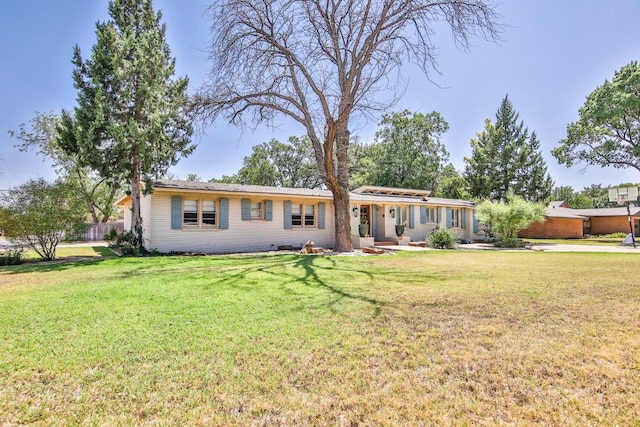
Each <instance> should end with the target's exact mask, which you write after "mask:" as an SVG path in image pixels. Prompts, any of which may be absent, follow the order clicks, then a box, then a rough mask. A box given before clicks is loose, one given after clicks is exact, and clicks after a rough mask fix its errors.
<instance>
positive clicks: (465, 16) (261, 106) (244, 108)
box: [195, 0, 501, 252]
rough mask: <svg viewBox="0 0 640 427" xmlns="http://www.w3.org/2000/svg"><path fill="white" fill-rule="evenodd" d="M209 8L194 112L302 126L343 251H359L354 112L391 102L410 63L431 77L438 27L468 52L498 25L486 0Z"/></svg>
mask: <svg viewBox="0 0 640 427" xmlns="http://www.w3.org/2000/svg"><path fill="white" fill-rule="evenodd" d="M208 13H209V14H210V17H211V19H212V26H211V33H212V42H211V51H210V61H211V69H210V76H209V77H210V80H209V81H208V83H207V84H205V85H204V87H203V89H202V91H201V92H200V94H199V95H198V96H196V97H195V109H196V112H197V113H199V114H200V115H201V117H203V118H204V119H209V120H214V119H216V118H217V117H218V116H222V117H224V118H225V119H226V120H227V121H229V122H230V123H232V124H239V125H246V124H249V123H253V124H257V123H260V122H268V123H269V122H273V121H274V120H275V119H278V118H282V116H287V117H289V118H291V119H293V120H295V121H296V122H298V123H300V124H301V125H303V126H304V128H305V130H306V132H307V135H308V136H309V138H310V139H311V142H312V144H313V148H314V152H315V157H316V162H317V164H318V169H319V171H320V174H321V176H322V179H323V181H324V183H325V185H326V186H327V188H329V189H330V190H331V191H332V193H333V201H334V206H335V224H336V230H335V232H336V236H335V244H336V247H335V249H336V250H337V251H340V252H348V251H351V250H352V246H351V239H350V236H351V231H350V225H349V224H350V221H349V212H350V210H349V193H348V183H349V171H348V148H349V142H350V133H349V123H350V119H352V115H354V114H358V115H364V118H367V119H368V118H371V116H372V114H373V113H374V112H377V111H381V110H384V109H386V108H389V107H390V106H391V105H393V103H394V102H395V101H396V99H397V97H396V96H393V95H395V94H397V93H400V91H397V92H394V90H393V88H394V87H395V84H394V83H395V82H396V81H397V80H399V77H400V74H399V72H400V70H401V69H402V66H403V64H404V63H405V62H407V61H410V62H413V63H415V64H417V65H418V66H420V67H421V69H422V70H423V71H424V72H425V74H426V73H427V72H428V71H429V70H430V68H432V67H433V66H434V65H435V59H434V45H433V43H432V40H431V36H432V35H433V34H434V33H435V28H436V26H437V25H439V23H441V22H445V23H446V24H447V25H448V26H449V28H450V29H451V31H452V34H453V38H454V40H455V41H456V43H457V44H458V45H459V46H461V47H462V48H464V49H466V48H468V47H469V40H470V38H472V37H476V36H479V37H482V38H485V39H489V40H495V38H496V37H497V35H498V34H499V32H500V31H501V27H500V25H499V24H498V16H497V15H496V12H495V7H494V5H493V4H491V3H490V2H489V0H441V1H425V0H384V1H375V0H347V1H341V0H219V1H215V2H213V3H212V4H211V6H210V7H209V8H208ZM393 77H396V79H394V78H393ZM383 92H386V94H384V95H386V96H387V98H386V99H385V98H384V97H381V96H380V95H381V93H383ZM389 93H391V96H390V95H389ZM354 118H355V117H354Z"/></svg>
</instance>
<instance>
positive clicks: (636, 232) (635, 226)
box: [633, 219, 640, 237]
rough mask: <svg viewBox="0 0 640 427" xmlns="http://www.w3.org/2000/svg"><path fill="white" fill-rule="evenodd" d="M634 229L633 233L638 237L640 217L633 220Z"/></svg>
mask: <svg viewBox="0 0 640 427" xmlns="http://www.w3.org/2000/svg"><path fill="white" fill-rule="evenodd" d="M633 230H634V234H633V235H634V236H636V237H640V219H634V220H633Z"/></svg>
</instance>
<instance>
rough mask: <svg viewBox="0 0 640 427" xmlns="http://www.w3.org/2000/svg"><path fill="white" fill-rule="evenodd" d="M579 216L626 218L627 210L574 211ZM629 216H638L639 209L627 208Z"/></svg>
mask: <svg viewBox="0 0 640 427" xmlns="http://www.w3.org/2000/svg"><path fill="white" fill-rule="evenodd" d="M574 211H575V212H576V213H577V214H579V215H585V216H627V208H626V207H620V208H600V209H574ZM629 212H631V216H638V215H640V207H637V206H629Z"/></svg>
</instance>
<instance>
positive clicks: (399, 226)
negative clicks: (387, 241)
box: [396, 224, 405, 240]
mask: <svg viewBox="0 0 640 427" xmlns="http://www.w3.org/2000/svg"><path fill="white" fill-rule="evenodd" d="M404 226H405V224H396V236H398V239H400V240H402V235H403V234H404Z"/></svg>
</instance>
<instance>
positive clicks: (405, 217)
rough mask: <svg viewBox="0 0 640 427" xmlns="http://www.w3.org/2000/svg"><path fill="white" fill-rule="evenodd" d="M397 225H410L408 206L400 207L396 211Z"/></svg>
mask: <svg viewBox="0 0 640 427" xmlns="http://www.w3.org/2000/svg"><path fill="white" fill-rule="evenodd" d="M396 224H405V225H406V224H409V210H408V209H407V207H406V206H399V207H398V208H397V209H396Z"/></svg>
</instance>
